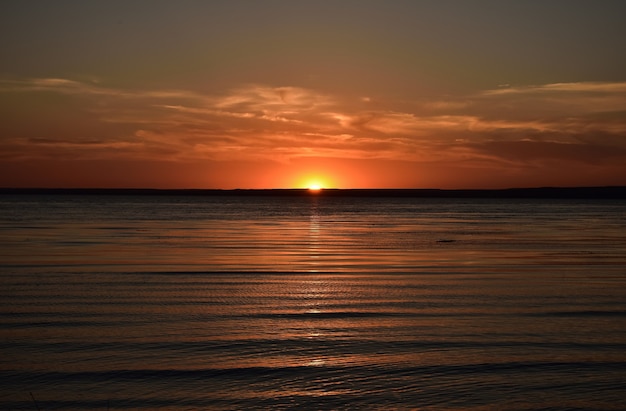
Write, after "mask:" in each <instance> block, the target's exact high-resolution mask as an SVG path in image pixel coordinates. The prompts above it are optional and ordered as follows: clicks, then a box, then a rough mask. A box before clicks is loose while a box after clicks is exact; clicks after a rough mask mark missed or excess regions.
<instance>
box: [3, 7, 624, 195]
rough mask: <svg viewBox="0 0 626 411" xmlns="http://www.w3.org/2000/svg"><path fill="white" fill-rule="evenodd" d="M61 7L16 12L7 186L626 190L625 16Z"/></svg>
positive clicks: (597, 11)
mask: <svg viewBox="0 0 626 411" xmlns="http://www.w3.org/2000/svg"><path fill="white" fill-rule="evenodd" d="M60 3H63V5H64V6H66V7H53V6H51V5H49V4H48V3H46V2H40V3H34V5H33V6H32V7H30V6H29V7H25V6H20V5H19V2H15V3H11V2H9V3H3V5H2V6H0V12H1V13H0V15H2V17H0V19H1V21H0V23H3V28H2V29H1V30H2V31H3V33H2V34H3V38H5V39H10V41H9V40H5V41H4V42H3V43H2V44H0V52H2V54H3V55H4V56H5V57H7V58H6V59H5V61H7V62H8V63H7V64H6V66H5V68H4V69H3V71H1V72H0V118H1V119H2V122H1V124H0V186H3V187H156V188H288V187H306V186H308V185H310V184H313V183H316V184H320V185H322V186H324V187H338V188H377V187H380V188H387V187H393V188H405V187H406V188H500V187H525V186H526V187H527V186H577V185H578V186H580V185H585V186H588V185H626V59H625V58H624V57H623V53H618V52H617V50H618V49H619V50H622V49H623V47H622V46H625V45H626V44H624V39H625V38H626V29H624V25H623V24H622V21H621V19H617V18H616V17H615V15H621V16H623V13H619V12H623V11H625V10H624V8H625V6H624V5H623V4H624V3H620V2H611V1H607V2H606V3H605V4H604V6H605V7H599V6H598V7H593V6H592V3H590V2H582V1H572V2H568V3H567V4H568V5H570V7H568V8H567V9H563V8H555V7H554V5H543V6H542V5H539V4H534V5H530V6H528V5H527V6H521V5H520V4H515V3H514V2H498V3H497V4H498V5H496V3H491V2H476V3H474V6H472V7H469V6H467V2H455V1H446V2H439V3H437V2H429V1H423V2H408V1H395V2H394V1H392V2H376V1H369V0H363V1H362V2H353V1H349V0H346V1H343V2H341V1H340V2H337V3H335V5H334V6H333V5H329V4H325V5H315V2H306V1H303V2H296V3H294V2H281V1H270V2H266V3H264V7H261V6H259V5H258V3H255V2H252V3H251V2H247V1H233V2H225V3H221V2H215V3H214V4H213V3H211V2H207V3H211V4H203V5H199V4H197V3H194V2H186V1H182V2H180V3H171V4H168V3H167V2H164V3H161V2H155V3H150V5H151V6H150V7H147V6H148V3H142V2H140V1H138V2H137V4H144V6H146V8H141V7H138V6H136V5H135V6H128V5H124V4H125V3H124V2H115V1H114V2H111V6H110V7H108V8H105V7H104V6H103V5H90V4H82V3H78V4H77V3H76V2H65V1H61V2H60ZM60 3H55V4H57V5H59V4H60ZM65 3H67V4H65ZM107 4H108V3H107ZM442 4H443V5H442ZM560 4H565V3H560ZM446 5H447V6H446ZM488 6H489V7H488ZM92 15H96V16H98V17H99V18H98V19H97V21H94V20H90V19H92V17H90V16H92ZM511 15H512V16H513V17H512V16H511ZM583 23H584V24H587V25H586V26H585V27H588V29H589V30H587V34H585V33H581V30H580V26H581V24H583ZM591 32H593V33H592V34H589V33H591ZM555 33H558V36H555Z"/></svg>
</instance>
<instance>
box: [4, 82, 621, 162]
mask: <svg viewBox="0 0 626 411" xmlns="http://www.w3.org/2000/svg"><path fill="white" fill-rule="evenodd" d="M16 93H17V94H19V95H21V96H22V97H21V98H20V99H15V96H16ZM24 95H28V98H24ZM44 95H45V96H47V97H45V98H43V96H44ZM50 96H53V97H52V98H51V97H50ZM54 96H59V98H54ZM60 97H63V98H60ZM0 100H1V101H4V106H3V107H9V108H7V109H3V110H5V111H6V112H5V113H3V116H4V117H5V118H7V119H8V121H6V122H5V124H3V125H1V126H0V128H2V137H0V138H1V140H0V148H2V151H3V152H4V153H7V152H10V153H11V154H12V155H14V156H21V157H25V156H37V157H42V156H56V157H59V156H60V157H63V156H68V157H69V156H71V157H73V158H74V157H82V158H93V157H102V156H117V157H127V158H136V157H137V156H143V157H146V158H155V159H157V158H167V159H168V160H184V159H202V158H206V159H212V160H222V159H228V160H233V159H272V160H276V161H290V160H295V159H297V158H300V157H307V156H310V157H316V156H317V157H320V156H321V157H323V156H332V157H333V158H351V159H362V158H384V159H402V160H406V161H433V160H438V161H439V160H441V161H444V160H445V161H455V160H463V161H467V160H471V159H475V160H477V161H494V162H499V161H502V162H507V163H511V162H515V163H518V164H525V163H527V164H530V163H533V164H535V163H536V162H541V161H544V160H546V159H548V160H549V159H555V158H556V159H559V160H563V161H572V162H582V163H598V162H601V161H612V162H620V161H621V162H623V161H624V160H625V159H626V82H625V83H598V82H589V83H556V84H545V85H538V86H527V87H504V88H498V89H494V90H486V91H484V92H482V93H477V94H474V95H464V96H459V97H457V98H447V99H441V100H438V101H437V100H433V101H421V102H419V101H417V102H415V104H413V105H412V109H406V104H405V105H404V106H402V105H400V104H395V103H389V104H388V106H386V107H381V105H380V104H378V103H377V104H376V105H375V106H373V105H372V101H375V100H376V99H375V97H371V98H368V101H367V102H364V101H363V100H362V99H361V98H357V97H354V98H352V99H351V98H348V97H346V96H331V95H327V94H324V93H319V92H316V91H315V90H310V89H306V88H300V87H271V86H267V85H246V86H242V87H239V88H236V89H233V90H230V91H228V92H225V93H223V94H218V95H208V94H202V93H198V92H191V91H186V90H131V89H121V88H115V87H106V86H105V85H103V84H101V83H95V82H79V81H75V80H69V79H59V78H47V79H45V78H44V79H26V80H4V81H0ZM18 100H19V101H21V102H22V103H19V102H17V101H18ZM31 102H34V103H32V104H31ZM372 107H376V108H375V109H372ZM50 113H53V114H54V115H52V114H50Z"/></svg>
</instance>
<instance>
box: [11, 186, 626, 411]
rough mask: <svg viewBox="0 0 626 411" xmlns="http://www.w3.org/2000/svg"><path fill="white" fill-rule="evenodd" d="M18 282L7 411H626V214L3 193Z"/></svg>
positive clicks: (620, 204)
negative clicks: (83, 410) (347, 410)
mask: <svg viewBox="0 0 626 411" xmlns="http://www.w3.org/2000/svg"><path fill="white" fill-rule="evenodd" d="M0 284H1V288H0V382H1V384H0V409H9V410H10V409H15V410H35V409H37V408H39V409H42V410H57V409H58V410H61V409H63V410H64V409H68V410H70V409H71V410H74V409H85V410H96V409H101V410H105V409H106V410H124V409H126V410H127V409H145V410H205V409H207V410H232V409H241V410H244V409H246V410H247V409H272V410H275V409H277V410H282V409H319V410H326V409H328V410H341V409H373V410H376V409H380V410H392V409H420V410H623V409H626V395H625V394H624V393H625V392H626V202H624V201H617V200H613V201H609V200H486V199H483V200H479V199H475V200H473V199H407V198H405V199H401V198H396V199H394V198H347V197H338V198H327V197H320V196H311V197H261V196H259V197H176V196H173V197H151V196H147V197H139V196H138V197H132V196H110V197H107V196H82V197H81V196H34V195H33V196H4V197H2V198H0Z"/></svg>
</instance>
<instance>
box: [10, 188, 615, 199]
mask: <svg viewBox="0 0 626 411" xmlns="http://www.w3.org/2000/svg"><path fill="white" fill-rule="evenodd" d="M0 195H116V196H117V195H132V196H159V195H161V196H162V195H166V196H287V197H294V196H296V197H297V196H318V197H415V198H578V199H584V198H589V199H595V198H598V199H626V186H607V187H536V188H508V189H459V190H454V189H452V190H447V189H393V188H389V189H361V188H355V189H334V188H333V189H323V190H321V191H319V192H315V193H313V192H311V191H309V190H308V189H305V188H303V189H295V188H293V189H233V190H220V189H152V188H0Z"/></svg>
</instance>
